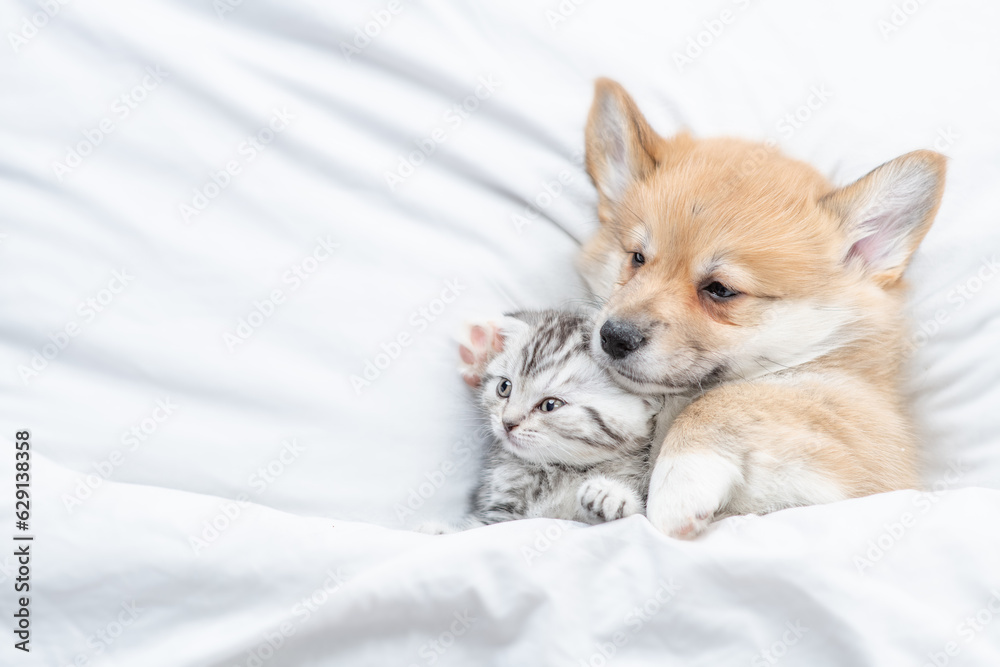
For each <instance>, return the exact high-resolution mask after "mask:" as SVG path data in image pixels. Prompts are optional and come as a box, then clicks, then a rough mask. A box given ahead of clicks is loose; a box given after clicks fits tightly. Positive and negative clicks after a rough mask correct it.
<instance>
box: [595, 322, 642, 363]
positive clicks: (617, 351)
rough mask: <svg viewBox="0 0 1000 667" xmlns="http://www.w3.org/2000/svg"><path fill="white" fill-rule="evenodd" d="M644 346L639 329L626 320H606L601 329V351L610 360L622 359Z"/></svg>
mask: <svg viewBox="0 0 1000 667" xmlns="http://www.w3.org/2000/svg"><path fill="white" fill-rule="evenodd" d="M645 344H646V337H645V336H643V335H642V332H641V331H640V330H639V327H637V326H636V325H634V324H632V323H631V322H629V321H628V320H608V321H607V322H605V323H604V326H602V327H601V349H602V350H604V351H605V352H606V353H607V355H608V356H609V357H611V358H612V359H624V358H625V357H627V356H628V355H630V354H632V353H633V352H635V351H636V350H638V349H639V348H640V347H642V346H643V345H645Z"/></svg>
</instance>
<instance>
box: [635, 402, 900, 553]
mask: <svg viewBox="0 0 1000 667" xmlns="http://www.w3.org/2000/svg"><path fill="white" fill-rule="evenodd" d="M734 399H738V400H734ZM830 400H831V401H832V400H833V398H832V397H831V399H830ZM838 423H840V422H838V420H837V419H836V414H835V412H834V411H833V410H832V409H831V408H830V407H829V406H828V405H827V404H826V403H825V402H823V401H815V400H813V401H810V400H809V399H808V398H807V397H806V396H805V395H803V394H799V393H798V392H796V391H794V390H792V389H782V390H775V389H773V388H767V387H753V386H749V385H747V386H743V387H741V388H739V389H731V390H725V389H723V390H715V391H713V392H709V393H708V394H706V395H704V396H702V397H701V398H699V399H698V400H697V401H695V402H694V403H692V404H691V405H690V406H688V407H687V408H686V409H684V410H683V411H682V412H681V414H680V415H679V416H678V417H677V419H676V421H675V422H674V423H673V425H672V426H671V428H670V430H669V431H668V433H667V435H666V438H665V440H664V442H663V447H662V448H661V450H660V452H659V456H658V457H657V460H656V462H655V465H654V467H653V472H652V475H651V478H650V484H649V498H648V500H647V502H646V508H647V509H646V516H647V517H648V518H649V520H650V521H651V522H652V523H653V525H655V526H656V527H657V528H659V529H660V530H662V531H663V532H664V533H666V534H667V535H670V536H672V537H684V538H691V537H695V536H697V535H698V534H699V533H701V532H702V531H704V530H705V528H707V527H708V525H709V524H710V523H711V522H712V521H713V519H715V518H719V517H722V516H728V515H733V514H766V513H768V512H774V511H776V510H780V509H784V508H787V507H797V506H801V505H814V504H819V503H828V502H833V501H836V500H842V499H844V498H849V497H853V496H858V495H865V494H867V493H877V492H879V491H888V490H892V489H894V488H906V487H907V483H908V480H909V478H908V477H907V476H906V475H905V474H904V472H905V471H903V470H902V469H900V470H899V471H894V470H893V469H891V468H886V467H883V466H884V463H883V466H879V465H877V463H879V462H884V461H886V460H887V458H888V457H887V456H886V455H885V452H884V451H883V452H882V454H881V455H879V452H878V451H875V450H878V449H880V448H881V449H883V450H889V449H892V448H893V445H892V439H891V438H890V437H889V436H888V435H885V434H883V435H882V438H881V439H882V440H886V441H887V442H884V443H880V442H879V440H877V439H876V438H875V437H872V436H873V434H866V433H864V432H863V431H861V430H859V429H855V430H850V429H846V428H840V430H839V431H837V430H835V428H834V427H830V428H828V429H824V428H821V427H820V426H821V425H824V424H830V425H837V424H838ZM865 449H867V450H869V452H871V453H872V454H873V455H875V456H876V457H877V458H874V459H870V465H864V464H863V463H861V462H859V461H858V458H859V456H858V452H859V451H862V450H865ZM895 449H897V450H898V449H899V447H898V446H897V447H895Z"/></svg>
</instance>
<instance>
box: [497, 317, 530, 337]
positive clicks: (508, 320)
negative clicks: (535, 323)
mask: <svg viewBox="0 0 1000 667" xmlns="http://www.w3.org/2000/svg"><path fill="white" fill-rule="evenodd" d="M530 331H531V324H529V323H528V322H527V320H525V319H524V317H523V316H522V313H520V312H517V313H505V314H504V316H503V318H502V319H501V320H500V333H502V334H503V336H504V338H505V339H507V340H516V339H518V338H520V337H521V336H524V335H527V334H528V333H529V332H530Z"/></svg>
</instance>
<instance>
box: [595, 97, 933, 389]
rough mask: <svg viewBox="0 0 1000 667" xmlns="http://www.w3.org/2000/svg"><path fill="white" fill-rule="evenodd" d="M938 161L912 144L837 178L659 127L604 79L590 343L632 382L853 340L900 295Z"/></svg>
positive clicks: (801, 357)
mask: <svg viewBox="0 0 1000 667" xmlns="http://www.w3.org/2000/svg"><path fill="white" fill-rule="evenodd" d="M944 162H945V160H944V157H943V156H941V155H939V154H937V153H933V152H930V151H917V152H914V153H909V154H907V155H904V156H902V157H900V158H897V159H895V160H893V161H891V162H888V163H886V164H884V165H882V166H881V167H878V168H877V169H875V170H874V171H872V172H871V173H869V174H868V175H867V176H865V177H863V178H861V179H860V180H858V181H857V182H855V183H853V184H851V185H848V186H847V187H844V188H840V189H834V188H833V187H832V186H830V184H829V183H828V182H827V181H826V179H824V178H823V177H822V176H821V175H820V174H819V173H818V172H817V171H815V170H814V169H812V168H811V167H809V166H808V165H805V164H803V163H800V162H797V161H795V160H792V159H789V158H787V157H784V156H782V155H780V154H779V153H777V152H776V151H773V150H770V149H768V148H766V147H765V146H763V145H760V144H753V143H748V142H742V141H738V140H733V139H713V140H703V141H696V140H694V139H692V138H691V137H689V136H688V135H685V134H681V135H678V136H675V137H673V138H669V139H667V138H663V137H660V136H659V135H657V134H656V133H655V132H654V131H653V129H652V128H651V127H650V126H649V124H648V123H647V122H646V120H645V119H644V118H643V116H642V114H641V113H640V112H639V110H638V108H637V107H636V105H635V103H634V102H633V101H632V99H631V98H630V97H629V95H628V94H627V93H626V92H625V90H624V89H623V88H622V87H621V86H619V85H618V84H617V83H615V82H613V81H609V80H607V79H601V80H599V81H598V82H597V89H596V94H595V98H594V104H593V107H592V108H591V111H590V117H589V119H588V124H587V171H588V172H589V174H590V176H591V178H592V179H593V180H594V183H595V185H596V186H597V190H598V194H599V204H598V217H599V219H600V222H601V226H600V229H599V231H598V233H597V234H596V236H595V237H594V238H592V239H591V240H590V241H589V242H588V243H587V244H586V246H585V247H584V249H583V254H582V256H581V260H580V268H581V272H582V273H583V275H584V278H585V279H586V280H587V282H588V283H589V285H590V287H591V289H592V290H593V291H594V293H595V294H597V295H598V296H599V297H601V298H602V299H603V300H604V307H603V310H602V313H601V315H600V317H598V319H597V323H596V327H595V331H594V335H593V337H592V340H593V352H594V353H595V355H596V356H597V358H598V359H600V360H601V361H602V362H603V363H604V364H605V365H606V366H607V367H608V368H609V369H610V370H611V371H612V372H613V373H614V374H615V375H616V377H617V379H619V380H620V381H621V382H622V383H623V384H625V385H626V386H628V387H629V388H631V389H633V390H636V391H648V392H682V391H687V390H689V389H691V388H697V387H699V386H701V387H704V388H707V387H708V386H710V385H711V384H713V383H715V382H719V381H724V380H727V379H733V378H740V377H742V378H749V377H754V376H758V375H761V374H763V373H767V372H772V371H775V370H780V369H782V368H787V367H791V366H796V365H799V364H802V363H805V362H808V361H811V360H814V359H816V358H818V357H821V356H823V355H825V354H828V353H830V352H832V351H834V350H836V349H837V348H839V347H841V346H843V345H846V344H848V343H850V342H851V341H852V340H854V339H856V338H857V337H858V336H860V335H863V332H864V329H865V327H866V326H871V324H872V322H873V321H877V320H878V318H879V317H882V316H883V315H884V313H881V312H880V311H881V310H883V309H886V308H888V309H892V308H893V307H895V308H897V309H898V306H893V304H895V303H896V299H895V298H892V295H893V293H894V292H895V291H897V290H896V289H895V288H896V287H897V286H898V285H899V283H900V278H901V276H902V274H903V271H904V269H905V268H906V265H907V263H908V262H909V259H910V256H911V255H912V253H913V252H914V250H915V249H916V247H917V245H918V244H919V243H920V241H921V239H922V238H923V236H924V234H926V233H927V230H928V228H929V227H930V225H931V223H932V221H933V219H934V215H935V213H936V211H937V208H938V204H939V203H940V199H941V194H942V191H943V187H944V170H945V167H944ZM873 318H874V319H873Z"/></svg>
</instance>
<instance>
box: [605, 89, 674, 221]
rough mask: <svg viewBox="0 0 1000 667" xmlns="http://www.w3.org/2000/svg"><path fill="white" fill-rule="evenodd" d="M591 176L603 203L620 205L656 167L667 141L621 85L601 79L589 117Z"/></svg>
mask: <svg viewBox="0 0 1000 667" xmlns="http://www.w3.org/2000/svg"><path fill="white" fill-rule="evenodd" d="M586 138H587V173H588V174H590V177H591V178H592V179H594V184H595V185H596V186H597V191H598V193H599V194H600V195H601V204H602V205H607V204H616V203H618V202H620V201H621V200H622V197H623V196H624V194H625V192H626V191H627V190H628V188H629V186H631V185H632V184H633V183H634V182H636V181H639V180H642V179H644V178H646V177H647V176H648V175H649V174H651V173H652V172H653V170H654V169H655V168H656V162H657V158H658V155H659V152H660V151H661V150H662V144H663V139H662V138H661V137H660V136H659V135H658V134H656V132H654V131H653V128H651V127H650V126H649V123H647V122H646V119H645V118H644V117H643V115H642V113H640V111H639V107H637V106H636V104H635V102H634V101H632V98H631V97H630V96H629V94H628V93H627V92H625V89H624V88H622V86H621V84H619V83H618V82H616V81H612V80H611V79H598V80H597V82H596V83H595V85H594V103H593V105H592V106H591V107H590V116H589V117H588V118H587V137H586Z"/></svg>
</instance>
